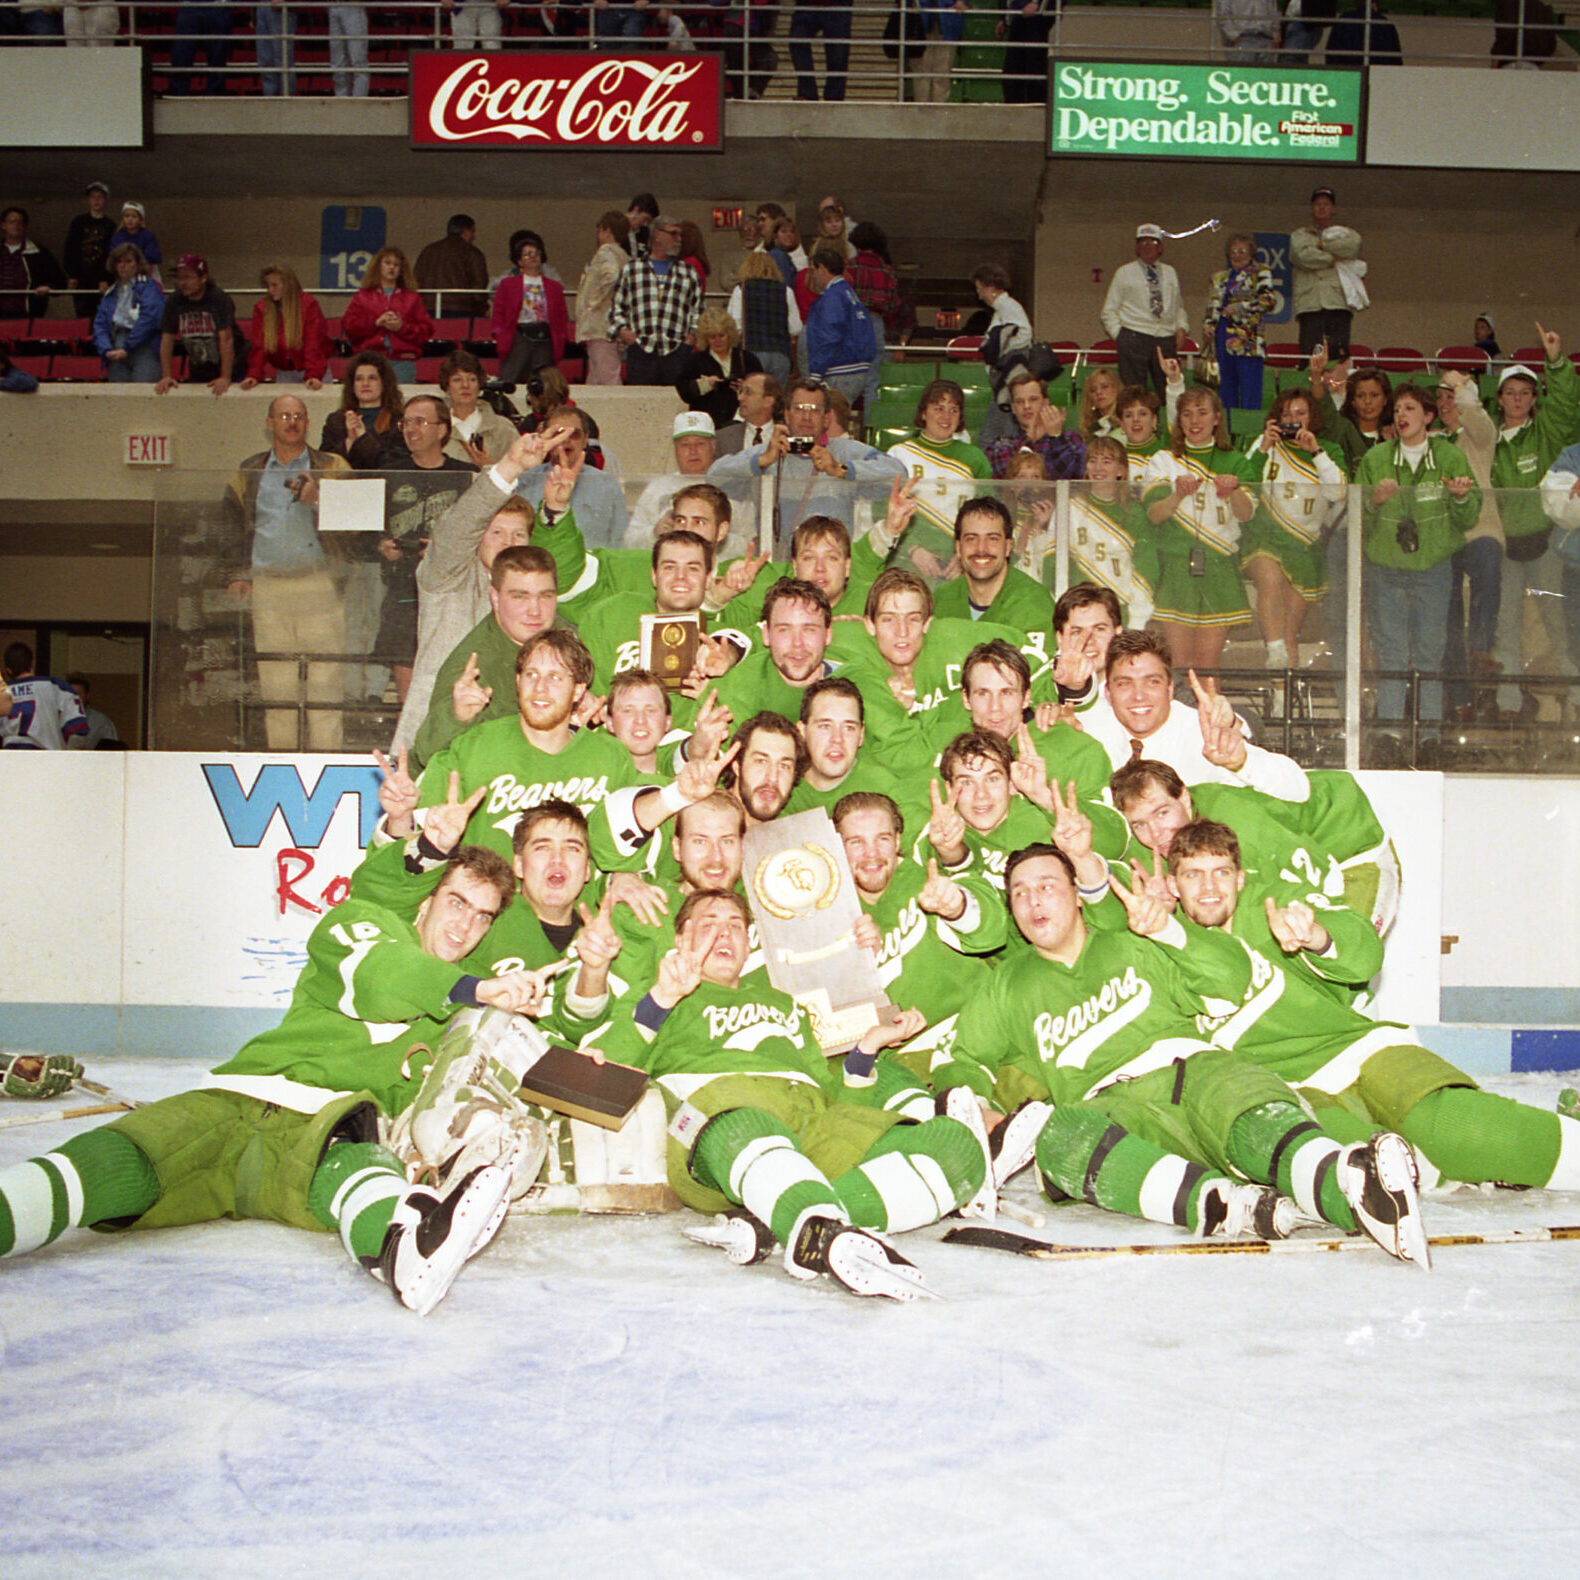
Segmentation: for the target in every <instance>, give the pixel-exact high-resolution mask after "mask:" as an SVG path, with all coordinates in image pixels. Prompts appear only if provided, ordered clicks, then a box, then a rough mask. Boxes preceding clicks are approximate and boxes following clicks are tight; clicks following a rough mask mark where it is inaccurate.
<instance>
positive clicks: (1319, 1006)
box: [1159, 820, 1580, 1190]
mask: <svg viewBox="0 0 1580 1580" xmlns="http://www.w3.org/2000/svg"><path fill="white" fill-rule="evenodd" d="M1168 885H1169V888H1170V890H1171V891H1172V892H1173V894H1174V896H1175V898H1176V899H1177V900H1178V901H1179V908H1180V910H1181V912H1182V913H1183V914H1184V917H1185V923H1184V927H1183V933H1172V934H1160V935H1159V940H1160V942H1163V943H1165V944H1172V945H1174V946H1176V947H1179V948H1180V963H1181V966H1182V967H1183V969H1184V970H1185V972H1186V974H1187V976H1188V977H1189V979H1190V980H1192V981H1193V982H1194V983H1195V984H1196V985H1197V986H1198V987H1199V989H1200V990H1201V991H1202V992H1204V993H1211V994H1220V993H1221V995H1222V996H1223V997H1225V998H1230V999H1233V998H1234V997H1235V995H1234V992H1233V989H1234V988H1235V987H1236V986H1238V985H1239V984H1240V983H1242V982H1243V981H1244V979H1245V963H1246V960H1249V962H1250V966H1251V972H1250V980H1249V982H1247V983H1245V986H1244V987H1243V989H1242V991H1241V992H1240V994H1239V997H1238V1001H1237V1002H1235V1003H1233V1004H1232V1006H1231V1007H1230V1008H1228V1009H1227V1010H1225V1011H1224V1012H1222V1013H1219V1014H1217V1015H1214V1016H1213V1017H1212V1018H1211V1019H1210V1020H1207V1021H1204V1022H1203V1023H1202V1026H1203V1030H1204V1031H1206V1033H1207V1034H1208V1035H1209V1036H1210V1037H1211V1038H1212V1040H1213V1041H1214V1042H1215V1043H1217V1044H1218V1045H1219V1046H1220V1047H1224V1048H1232V1049H1234V1050H1235V1051H1236V1052H1238V1053H1240V1054H1243V1055H1244V1056H1245V1057H1246V1058H1248V1059H1254V1060H1255V1061H1256V1062H1257V1063H1258V1064H1260V1065H1262V1066H1264V1067H1265V1068H1267V1069H1269V1070H1272V1071H1274V1072H1275V1073H1276V1074H1277V1075H1279V1076H1281V1077H1282V1078H1283V1079H1284V1080H1286V1081H1288V1082H1289V1084H1290V1085H1291V1086H1293V1087H1295V1088H1296V1089H1297V1090H1298V1091H1299V1093H1300V1095H1301V1096H1302V1097H1303V1098H1304V1099H1305V1100H1306V1101H1307V1102H1308V1103H1309V1104H1311V1106H1312V1108H1313V1109H1314V1110H1315V1112H1316V1114H1317V1115H1318V1117H1319V1118H1320V1119H1321V1120H1322V1122H1323V1124H1324V1127H1325V1128H1327V1129H1328V1130H1329V1131H1330V1132H1331V1133H1333V1134H1336V1135H1337V1134H1344V1133H1345V1128H1344V1122H1345V1121H1350V1122H1351V1126H1350V1132H1349V1133H1351V1134H1353V1135H1355V1136H1356V1137H1360V1136H1364V1135H1367V1134H1369V1133H1370V1131H1371V1130H1372V1129H1373V1128H1374V1126H1375V1125H1382V1126H1385V1127H1386V1128H1388V1129H1390V1130H1395V1131H1397V1132H1398V1133H1399V1134H1400V1135H1402V1136H1403V1137H1404V1138H1405V1140H1406V1141H1408V1142H1409V1143H1410V1144H1411V1145H1412V1146H1413V1147H1414V1148H1415V1149H1416V1151H1417V1153H1418V1154H1419V1155H1420V1156H1421V1157H1422V1158H1424V1159H1425V1160H1426V1163H1427V1165H1428V1166H1429V1167H1430V1169H1432V1170H1433V1171H1435V1172H1436V1173H1437V1174H1439V1175H1441V1176H1442V1178H1444V1179H1446V1180H1454V1181H1458V1182H1460V1183H1462V1184H1481V1183H1483V1182H1485V1181H1488V1180H1496V1181H1498V1182H1499V1183H1501V1184H1507V1185H1527V1186H1540V1187H1545V1188H1546V1189H1548V1190H1580V1122H1576V1121H1575V1120H1574V1119H1570V1118H1566V1117H1564V1116H1562V1115H1560V1114H1550V1113H1546V1112H1544V1111H1543V1110H1541V1109H1538V1108H1532V1107H1530V1106H1529V1105H1527V1104H1524V1103H1516V1102H1513V1101H1512V1100H1511V1099H1509V1098H1506V1097H1498V1096H1496V1095H1494V1094H1493V1093H1490V1092H1483V1091H1481V1090H1479V1089H1478V1088H1477V1086H1476V1083H1475V1082H1474V1081H1473V1080H1472V1079H1471V1078H1470V1077H1469V1076H1468V1075H1466V1074H1465V1073H1464V1071H1462V1070H1457V1069H1455V1068H1454V1066H1453V1065H1451V1064H1449V1063H1448V1062H1447V1061H1446V1060H1444V1059H1441V1058H1439V1057H1438V1056H1437V1055H1436V1054H1435V1053H1433V1052H1431V1051H1430V1050H1429V1049H1427V1048H1425V1047H1423V1046H1422V1045H1421V1041H1420V1039H1419V1037H1417V1035H1416V1033H1415V1032H1414V1031H1413V1030H1412V1029H1411V1028H1410V1027H1409V1026H1400V1025H1392V1024H1388V1023H1385V1022H1379V1021H1374V1020H1369V1019H1367V1017H1366V1016H1364V1015H1362V1014H1360V1013H1358V1012H1357V1011H1355V1010H1353V1009H1351V1008H1349V1007H1348V1006H1347V1005H1346V1004H1343V1003H1336V1002H1335V1001H1334V999H1333V998H1332V997H1331V996H1330V995H1329V993H1328V992H1327V990H1326V984H1327V983H1329V982H1332V981H1334V980H1342V979H1344V978H1345V977H1349V978H1351V979H1352V980H1363V979H1364V977H1365V976H1366V975H1367V974H1369V972H1370V970H1372V969H1374V968H1375V953H1374V952H1373V951H1371V950H1368V949H1367V947H1366V937H1365V935H1366V934H1369V933H1370V931H1371V930H1370V928H1367V927H1365V926H1364V924H1363V926H1362V929H1361V936H1360V939H1359V943H1360V947H1359V949H1358V951H1352V950H1351V949H1349V948H1346V947H1345V941H1346V939H1347V938H1349V939H1353V938H1354V937H1355V936H1356V935H1355V933H1354V930H1353V929H1352V930H1351V931H1350V932H1349V933H1348V934H1346V933H1345V932H1344V931H1343V930H1342V929H1341V928H1340V926H1339V925H1338V924H1339V922H1340V921H1341V920H1342V919H1343V917H1345V916H1347V915H1348V914H1349V913H1347V912H1338V913H1335V912H1334V911H1333V910H1331V909H1330V908H1328V907H1327V906H1326V905H1324V903H1323V898H1322V896H1321V895H1320V894H1312V893H1310V892H1308V891H1307V890H1306V889H1305V887H1304V885H1301V884H1298V883H1294V884H1291V883H1289V882H1287V881H1283V880H1282V879H1281V878H1280V877H1277V876H1273V875H1262V876H1259V877H1256V878H1248V875H1247V872H1246V870H1245V866H1244V864H1243V862H1242V859H1241V854H1240V842H1239V840H1238V839H1237V838H1236V837H1235V833H1234V830H1233V829H1231V828H1228V827H1226V826H1225V825H1224V824H1222V823H1214V822H1208V821H1205V820H1203V821H1201V822H1195V823H1190V824H1187V825H1186V826H1185V827H1184V828H1182V829H1181V830H1180V831H1179V832H1178V833H1177V834H1176V835H1175V837H1174V842H1173V850H1172V853H1171V854H1170V857H1169V877H1168ZM1372 941H1373V942H1374V943H1375V937H1374V936H1373V940H1372ZM1357 956H1358V958H1357Z"/></svg>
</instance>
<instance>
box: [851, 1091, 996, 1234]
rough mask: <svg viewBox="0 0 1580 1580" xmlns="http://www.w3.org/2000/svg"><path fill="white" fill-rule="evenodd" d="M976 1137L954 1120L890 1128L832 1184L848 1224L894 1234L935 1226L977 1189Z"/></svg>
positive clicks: (980, 1169) (979, 1164)
mask: <svg viewBox="0 0 1580 1580" xmlns="http://www.w3.org/2000/svg"><path fill="white" fill-rule="evenodd" d="M983 1173H984V1162H983V1158H982V1148H981V1147H980V1146H979V1145H978V1143H977V1140H976V1137H975V1136H973V1135H972V1134H971V1132H970V1131H969V1130H968V1129H967V1128H966V1127H965V1126H964V1125H962V1124H961V1123H960V1122H959V1121H958V1120H955V1119H947V1118H942V1119H929V1120H928V1121H927V1122H926V1123H925V1124H920V1125H896V1126H895V1128H894V1129H893V1130H891V1131H890V1132H889V1133H888V1135H886V1136H884V1137H883V1138H882V1139H881V1140H880V1141H878V1142H877V1143H876V1145H874V1146H873V1148H872V1149H871V1151H869V1152H868V1153H867V1155H866V1157H864V1158H863V1159H862V1160H861V1162H860V1163H859V1164H857V1165H856V1167H855V1168H853V1169H851V1170H850V1172H849V1173H848V1174H841V1175H840V1177H839V1178H838V1179H837V1180H835V1181H834V1189H835V1190H836V1191H838V1192H839V1199H840V1200H841V1201H842V1202H844V1204H845V1210H846V1212H847V1213H848V1214H849V1216H850V1221H851V1222H852V1223H854V1224H858V1225H859V1226H860V1227H861V1228H863V1229H888V1230H890V1231H892V1232H893V1233H895V1234H900V1233H903V1232H904V1231H905V1230H907V1229H920V1228H921V1227H922V1226H923V1225H924V1224H929V1223H937V1221H938V1220H939V1219H940V1218H942V1217H943V1216H944V1215H945V1214H946V1213H950V1212H953V1211H954V1210H955V1208H956V1207H958V1206H959V1205H960V1204H961V1203H962V1202H966V1201H970V1199H971V1198H972V1197H973V1196H974V1195H976V1193H977V1192H978V1191H979V1190H980V1189H981V1188H982V1179H983Z"/></svg>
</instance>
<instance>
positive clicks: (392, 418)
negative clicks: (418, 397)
mask: <svg viewBox="0 0 1580 1580" xmlns="http://www.w3.org/2000/svg"><path fill="white" fill-rule="evenodd" d="M404 404H405V403H404V402H403V401H402V399H401V393H400V380H399V379H398V378H396V377H395V369H394V367H393V366H392V365H391V363H390V360H389V358H388V357H383V356H380V355H379V353H378V352H377V351H363V352H361V353H359V354H358V355H357V356H354V357H352V359H351V361H350V362H349V363H347V364H346V376H345V377H344V378H343V379H342V380H341V381H340V405H339V407H338V409H337V410H335V411H332V412H330V414H329V415H328V416H327V417H326V418H325V419H324V431H323V436H322V438H320V439H319V441H318V444H319V448H320V449H321V450H324V451H326V452H327V453H328V454H330V455H338V456H339V457H340V458H341V459H342V460H346V461H349V460H350V459H351V447H352V446H353V445H355V444H359V443H362V442H363V441H364V440H366V441H367V448H366V450H365V451H364V454H365V456H366V461H365V464H367V465H372V464H373V461H374V459H375V457H376V456H377V455H378V453H379V451H380V450H382V449H383V447H384V442H385V440H386V439H387V438H389V437H390V436H391V435H398V434H399V432H400V417H401V411H402V410H403V409H404Z"/></svg>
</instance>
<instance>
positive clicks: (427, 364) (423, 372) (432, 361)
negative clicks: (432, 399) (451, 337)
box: [417, 357, 444, 384]
mask: <svg viewBox="0 0 1580 1580" xmlns="http://www.w3.org/2000/svg"><path fill="white" fill-rule="evenodd" d="M443 366H444V358H443V357H418V358H417V382H418V383H419V384H437V383H438V382H439V369H440V368H442V367H443Z"/></svg>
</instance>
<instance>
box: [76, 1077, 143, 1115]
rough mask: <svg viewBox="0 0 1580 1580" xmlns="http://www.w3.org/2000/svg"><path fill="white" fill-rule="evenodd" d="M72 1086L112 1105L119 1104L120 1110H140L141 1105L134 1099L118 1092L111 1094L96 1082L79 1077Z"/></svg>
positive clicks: (108, 1089)
mask: <svg viewBox="0 0 1580 1580" xmlns="http://www.w3.org/2000/svg"><path fill="white" fill-rule="evenodd" d="M72 1085H73V1086H80V1087H81V1088H82V1090H83V1091H85V1092H92V1093H93V1095H94V1096H95V1097H103V1098H105V1099H107V1100H108V1101H109V1102H112V1103H119V1104H120V1105H121V1107H122V1108H141V1107H142V1106H143V1105H142V1104H141V1103H140V1102H138V1100H137V1099H136V1098H135V1097H126V1096H123V1095H122V1094H121V1093H120V1092H113V1091H111V1090H110V1088H109V1087H107V1086H100V1085H99V1083H98V1082H97V1081H90V1080H88V1079H86V1078H85V1077H84V1076H81V1075H79V1076H78V1077H77V1079H76V1080H75V1081H73V1082H72Z"/></svg>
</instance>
